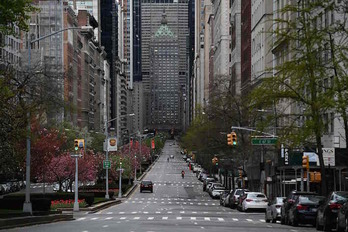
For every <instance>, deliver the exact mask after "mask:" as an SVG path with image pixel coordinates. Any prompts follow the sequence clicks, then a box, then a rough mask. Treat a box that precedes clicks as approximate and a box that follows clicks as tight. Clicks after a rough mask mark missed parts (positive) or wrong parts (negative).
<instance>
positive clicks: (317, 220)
mask: <svg viewBox="0 0 348 232" xmlns="http://www.w3.org/2000/svg"><path fill="white" fill-rule="evenodd" d="M315 228H316V229H317V230H323V227H322V226H321V225H320V224H319V219H318V216H317V219H316V220H315Z"/></svg>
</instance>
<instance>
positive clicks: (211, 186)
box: [207, 182, 223, 194]
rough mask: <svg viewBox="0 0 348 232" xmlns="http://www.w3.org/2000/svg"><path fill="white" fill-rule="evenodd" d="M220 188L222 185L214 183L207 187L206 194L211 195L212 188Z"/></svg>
mask: <svg viewBox="0 0 348 232" xmlns="http://www.w3.org/2000/svg"><path fill="white" fill-rule="evenodd" d="M222 186H223V185H222V184H221V183H215V182H213V183H211V185H210V186H207V192H208V193H209V194H211V192H212V191H213V189H214V188H216V187H222Z"/></svg>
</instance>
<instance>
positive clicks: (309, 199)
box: [298, 195, 321, 204]
mask: <svg viewBox="0 0 348 232" xmlns="http://www.w3.org/2000/svg"><path fill="white" fill-rule="evenodd" d="M320 199H321V198H320V197H318V196H316V195H307V196H299V198H298V202H299V203H301V204H318V203H319V201H320Z"/></svg>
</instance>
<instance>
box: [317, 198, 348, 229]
mask: <svg viewBox="0 0 348 232" xmlns="http://www.w3.org/2000/svg"><path fill="white" fill-rule="evenodd" d="M347 200H348V192H343V191H342V192H341V191H340V192H331V193H330V194H329V196H328V197H327V198H326V200H325V201H323V202H322V204H321V205H320V207H319V209H318V215H317V220H316V226H315V227H316V228H317V230H321V229H324V230H325V231H330V230H331V229H336V226H337V216H338V211H339V210H340V208H341V207H342V205H343V204H344V203H346V202H347Z"/></svg>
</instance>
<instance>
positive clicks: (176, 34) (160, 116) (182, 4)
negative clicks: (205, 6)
mask: <svg viewBox="0 0 348 232" xmlns="http://www.w3.org/2000/svg"><path fill="white" fill-rule="evenodd" d="M141 16H142V35H141V44H142V75H143V87H144V94H145V111H146V121H145V126H147V127H149V128H156V129H171V128H175V129H179V130H182V126H183V120H184V114H183V109H184V105H183V104H184V102H183V99H184V98H183V95H184V94H185V90H186V89H187V78H188V63H187V62H188V54H187V48H188V43H187V39H188V36H189V30H188V0H181V1H169V0H161V1H156V2H153V1H151V0H143V1H142V5H141Z"/></svg>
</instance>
